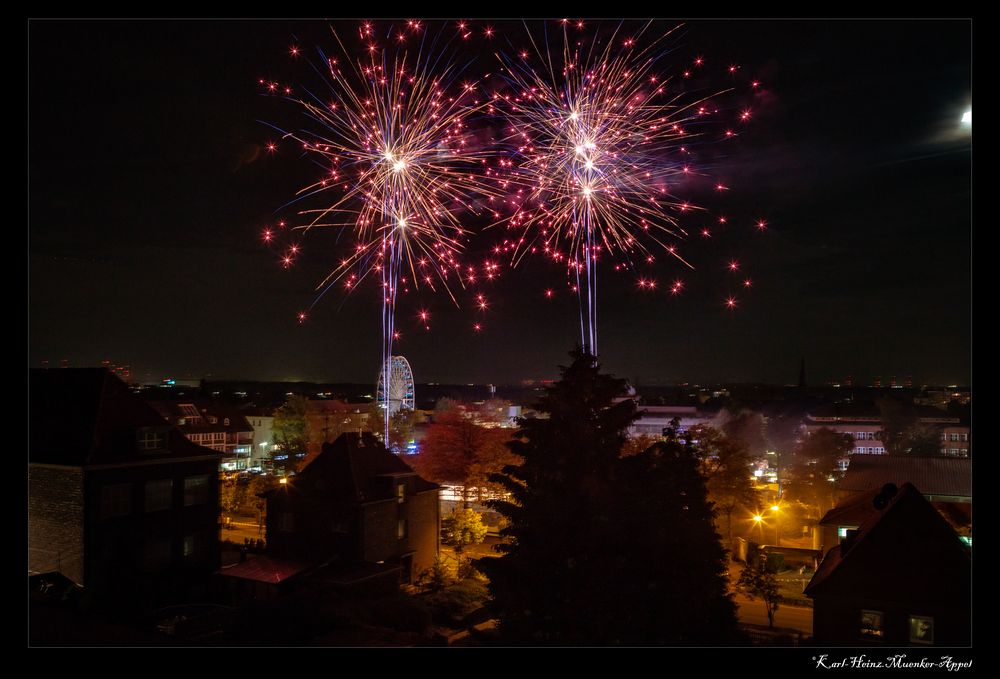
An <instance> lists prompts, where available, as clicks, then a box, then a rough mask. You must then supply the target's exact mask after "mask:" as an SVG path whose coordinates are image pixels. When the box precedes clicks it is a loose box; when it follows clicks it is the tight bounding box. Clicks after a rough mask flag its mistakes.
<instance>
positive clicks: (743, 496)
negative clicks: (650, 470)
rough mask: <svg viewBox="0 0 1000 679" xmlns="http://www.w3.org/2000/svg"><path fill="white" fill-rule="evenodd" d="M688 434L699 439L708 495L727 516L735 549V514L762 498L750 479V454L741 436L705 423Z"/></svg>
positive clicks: (727, 523) (729, 532) (702, 468)
mask: <svg viewBox="0 0 1000 679" xmlns="http://www.w3.org/2000/svg"><path fill="white" fill-rule="evenodd" d="M731 431H734V432H735V431H736V430H733V429H731ZM688 438H689V439H691V440H692V441H697V442H698V443H697V451H698V453H699V456H700V458H701V470H702V473H704V475H705V477H706V479H707V486H708V495H709V497H710V498H711V500H712V502H713V503H715V507H716V508H717V509H718V510H719V512H720V513H721V514H722V515H723V516H725V517H726V534H727V536H728V539H729V541H728V545H729V548H730V549H732V547H733V514H734V513H735V512H736V511H737V510H739V509H744V510H749V509H751V508H753V507H756V506H757V504H758V501H759V500H758V494H757V490H756V489H755V488H754V484H753V483H752V482H751V480H750V479H751V475H750V472H751V469H750V467H751V464H752V459H751V456H750V454H749V452H748V451H747V447H746V445H745V444H744V443H743V441H742V440H740V439H737V438H734V437H731V436H729V435H724V434H723V433H722V432H720V431H718V430H716V429H713V428H712V427H709V426H706V425H697V426H695V427H692V428H691V430H690V431H689V432H688Z"/></svg>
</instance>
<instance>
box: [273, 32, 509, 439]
mask: <svg viewBox="0 0 1000 679" xmlns="http://www.w3.org/2000/svg"><path fill="white" fill-rule="evenodd" d="M334 35H335V37H336V33H334ZM389 36H390V42H391V43H392V44H393V48H392V50H393V51H394V55H393V56H392V57H391V58H390V56H389V55H388V54H387V51H388V50H385V49H382V48H381V47H379V45H378V44H377V42H376V40H375V33H374V28H373V26H372V24H370V23H367V22H365V23H363V24H362V25H361V28H360V29H359V37H360V39H361V41H362V45H363V47H362V50H361V54H362V56H360V57H357V58H352V57H351V56H350V51H349V50H348V49H347V48H346V47H345V46H344V43H343V42H342V41H341V40H340V38H339V37H337V42H338V44H339V45H340V48H341V52H342V53H343V54H344V55H345V58H343V59H338V58H331V57H328V56H327V55H325V54H323V53H322V52H320V53H319V57H320V59H321V64H320V66H321V68H319V69H317V70H319V71H320V72H321V73H322V75H323V76H324V80H325V85H326V92H325V93H324V95H323V96H319V95H316V94H312V93H308V94H307V95H306V96H302V97H293V96H292V92H293V90H292V88H289V87H282V86H281V85H279V84H277V83H273V82H268V81H261V85H262V86H263V87H264V88H265V90H266V91H268V92H272V93H275V94H279V95H281V96H284V97H286V98H290V99H292V100H293V101H295V102H296V103H297V104H298V105H299V106H300V107H301V109H302V110H303V111H304V112H305V115H306V117H307V119H308V120H309V121H310V124H309V127H308V128H304V129H301V130H299V131H295V132H284V133H283V141H284V142H286V143H287V142H294V143H296V144H297V145H298V146H299V148H301V150H302V152H303V153H304V154H305V155H307V156H309V157H311V159H312V160H313V161H315V163H316V164H317V165H318V166H319V167H320V168H321V170H320V172H321V174H320V176H319V177H318V178H317V179H316V181H315V182H314V183H312V184H310V185H308V186H305V187H304V188H302V189H301V190H300V191H299V192H298V194H297V196H296V199H295V201H293V203H294V204H295V205H300V206H302V207H300V209H299V211H298V213H297V219H298V220H299V221H300V223H299V224H297V225H296V226H294V227H292V229H293V230H298V231H301V232H308V231H309V230H311V229H315V228H333V229H340V230H348V231H350V232H351V233H352V234H353V240H354V246H353V249H352V250H351V251H350V252H348V253H341V256H340V257H338V258H337V261H338V264H337V265H336V266H335V267H334V268H333V270H332V271H331V272H330V273H329V275H327V276H326V277H325V278H324V279H323V280H322V281H321V282H320V283H319V285H318V286H317V291H318V295H317V301H318V299H319V297H321V296H322V295H323V293H325V292H326V291H327V290H329V289H331V288H332V287H333V286H335V285H337V284H338V283H343V285H344V287H345V288H348V289H351V288H354V287H356V286H357V285H359V284H360V283H361V282H362V281H363V280H364V279H365V278H366V277H367V276H368V275H369V274H373V273H374V274H377V275H378V278H379V279H380V280H379V282H380V284H381V287H382V291H383V294H382V300H383V302H382V327H383V343H382V353H383V365H388V364H389V362H388V361H387V360H386V359H388V358H389V357H390V356H392V344H393V341H394V339H397V338H398V337H399V333H398V331H396V329H395V310H396V300H397V294H398V291H399V288H400V284H402V285H403V286H404V289H409V288H410V287H411V286H412V287H413V288H416V289H419V288H421V287H427V288H429V289H430V290H432V291H433V290H435V289H437V288H438V287H439V286H440V287H441V288H443V289H444V290H446V291H447V292H448V294H449V295H450V296H451V298H452V299H453V300H455V301H456V303H457V300H456V298H455V294H454V292H453V287H454V286H455V285H458V286H462V287H464V286H465V285H467V284H470V283H472V282H474V281H475V276H476V274H477V273H478V271H477V269H476V267H472V266H468V265H463V263H462V262H461V260H460V254H461V252H462V250H463V248H464V244H465V241H466V238H467V236H468V232H467V230H466V229H465V228H464V227H463V225H462V217H463V215H465V216H467V215H470V214H471V215H475V214H478V213H479V212H480V206H479V204H478V201H479V200H480V196H481V195H484V194H489V193H490V192H491V191H492V189H491V188H490V187H488V186H486V185H484V183H483V181H482V180H483V175H482V173H481V171H480V168H481V167H482V166H483V165H484V164H485V162H486V160H485V158H486V155H487V154H488V151H483V150H476V149H475V148H474V147H475V146H476V144H475V141H474V138H473V135H472V134H471V133H470V130H469V128H468V123H467V121H468V119H469V117H470V116H473V115H474V114H475V113H476V111H477V110H478V108H479V106H480V105H481V102H479V101H478V99H477V94H476V90H477V83H476V82H474V81H465V82H462V83H457V82H456V79H457V76H456V71H457V70H458V69H457V68H456V67H455V66H453V65H449V64H445V63H443V61H444V59H443V58H442V57H441V56H440V55H441V53H442V52H441V51H438V50H437V49H436V48H435V46H434V44H433V41H429V42H430V44H427V43H428V39H427V37H426V34H425V33H424V32H423V26H422V24H421V23H420V22H413V21H411V22H407V24H406V25H405V26H404V27H402V28H392V29H390V31H389ZM408 37H412V38H415V39H417V40H419V41H420V46H419V48H417V49H415V56H413V57H410V56H409V54H410V53H409V52H408V51H407V49H406V47H405V42H406V39H407V38H408ZM291 54H292V56H293V57H298V55H299V49H298V48H297V47H296V48H293V50H292V51H291ZM315 203H320V205H319V206H318V207H316V206H314V204H315ZM271 238H272V234H271V232H270V231H269V232H267V233H266V234H265V240H267V241H270V239H271ZM296 247H297V246H296ZM297 254H298V251H297V250H296V251H295V252H288V253H286V254H285V256H284V258H283V260H282V262H283V264H284V265H285V266H288V265H290V264H291V263H292V261H293V260H294V257H295V255H297ZM488 266H489V265H488V263H487V264H485V265H484V272H485V273H486V274H488V275H490V276H491V277H492V276H494V275H495V271H490V270H488V269H486V268H485V267H488ZM314 304H315V302H314ZM301 318H304V316H301V317H300V319H301ZM386 379H388V377H387V376H386ZM386 435H388V408H386Z"/></svg>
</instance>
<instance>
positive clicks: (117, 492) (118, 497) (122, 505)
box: [101, 483, 132, 519]
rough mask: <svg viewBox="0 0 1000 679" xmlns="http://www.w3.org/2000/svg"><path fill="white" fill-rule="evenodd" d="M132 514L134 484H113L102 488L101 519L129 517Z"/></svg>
mask: <svg viewBox="0 0 1000 679" xmlns="http://www.w3.org/2000/svg"><path fill="white" fill-rule="evenodd" d="M131 513H132V484H131V483H112V484H109V485H107V486H102V487H101V517H103V518H105V519H107V518H111V517H114V516H128V515H129V514H131Z"/></svg>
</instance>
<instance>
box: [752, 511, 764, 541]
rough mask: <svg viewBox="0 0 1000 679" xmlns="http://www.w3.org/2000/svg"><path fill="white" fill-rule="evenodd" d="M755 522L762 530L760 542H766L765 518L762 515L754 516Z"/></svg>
mask: <svg viewBox="0 0 1000 679" xmlns="http://www.w3.org/2000/svg"><path fill="white" fill-rule="evenodd" d="M753 520H754V522H755V523H756V524H757V526H758V527H759V528H760V541H761V542H764V517H763V516H761V515H760V514H754V517H753Z"/></svg>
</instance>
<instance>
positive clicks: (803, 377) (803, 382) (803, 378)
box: [799, 356, 806, 389]
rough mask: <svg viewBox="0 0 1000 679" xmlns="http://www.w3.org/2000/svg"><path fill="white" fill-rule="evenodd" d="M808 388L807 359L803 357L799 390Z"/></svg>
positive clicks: (800, 366) (800, 365)
mask: <svg viewBox="0 0 1000 679" xmlns="http://www.w3.org/2000/svg"><path fill="white" fill-rule="evenodd" d="M804 386H806V357H805V356H803V357H802V362H801V363H800V364H799V388H800V389H801V388H802V387H804Z"/></svg>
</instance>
